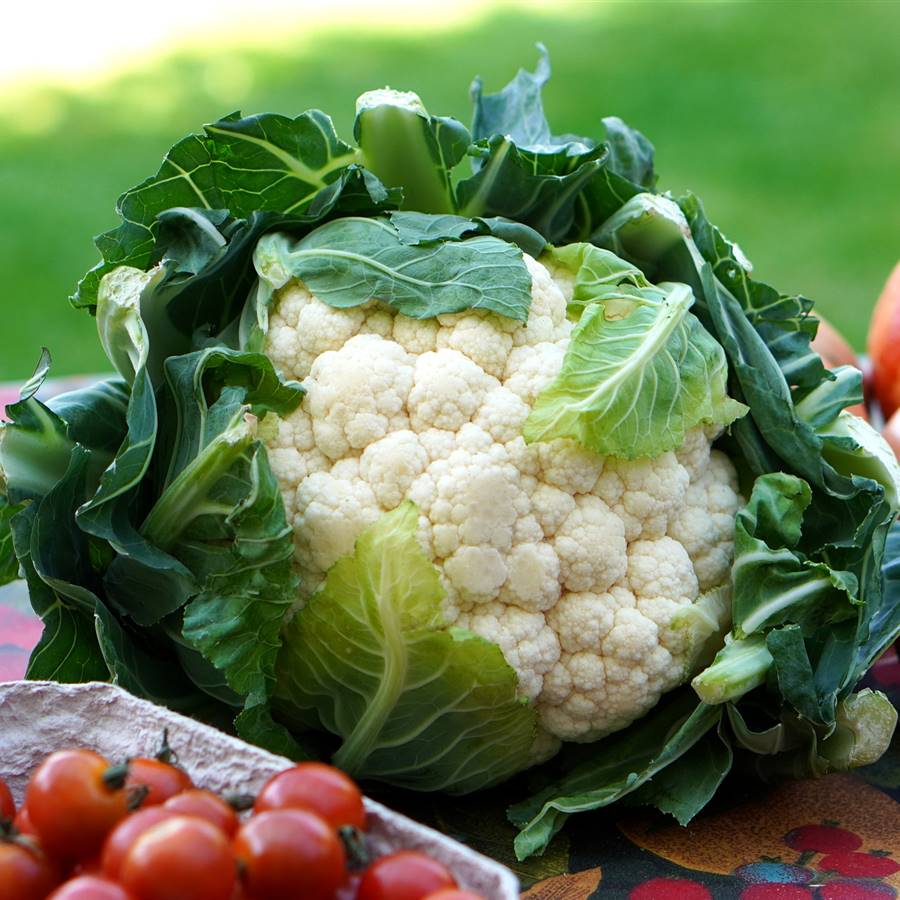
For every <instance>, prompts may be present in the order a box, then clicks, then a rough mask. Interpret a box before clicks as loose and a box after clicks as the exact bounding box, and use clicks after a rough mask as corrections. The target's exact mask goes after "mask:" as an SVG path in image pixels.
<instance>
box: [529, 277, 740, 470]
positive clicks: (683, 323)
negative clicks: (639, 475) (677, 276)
mask: <svg viewBox="0 0 900 900" xmlns="http://www.w3.org/2000/svg"><path fill="white" fill-rule="evenodd" d="M692 303H693V297H692V295H691V292H690V289H689V288H688V287H687V286H686V285H677V284H672V285H663V286H661V287H660V288H658V289H656V288H629V287H627V286H624V287H614V288H611V289H606V290H599V291H598V293H597V295H596V297H595V300H594V302H593V303H592V304H590V305H588V306H586V308H585V310H584V312H583V313H582V315H581V319H580V321H579V323H578V325H577V326H576V328H575V330H574V331H573V332H572V337H571V340H570V343H569V347H568V349H567V350H566V355H565V358H564V359H563V366H562V370H561V371H560V374H559V376H558V377H557V379H556V381H554V383H553V384H552V385H551V386H550V387H549V388H546V389H545V390H544V391H542V392H541V394H539V395H538V398H537V400H536V401H535V404H534V406H533V407H532V410H531V413H530V415H529V416H528V419H527V420H526V422H525V427H524V430H523V433H524V436H525V440H526V441H548V440H552V439H554V438H572V439H574V440H576V441H578V442H579V443H580V444H581V445H582V446H584V447H587V448H588V449H590V450H594V451H596V452H597V453H600V454H603V455H607V456H618V457H622V458H625V459H635V458H637V457H642V456H647V457H655V456H659V455H660V454H661V453H663V452H665V451H666V450H672V449H674V448H676V447H679V446H680V445H681V444H682V442H683V440H684V436H685V434H686V432H687V431H688V430H689V429H691V428H693V427H694V426H695V425H697V424H699V423H701V422H702V423H716V424H721V425H727V424H729V423H730V422H732V421H734V420H735V419H736V418H737V417H738V416H741V415H743V414H744V413H745V412H746V408H745V407H744V406H742V405H741V404H740V403H737V402H736V401H734V400H732V399H731V398H730V397H728V395H727V394H726V392H725V390H726V379H727V365H726V362H725V356H724V354H723V353H722V348H721V347H720V346H719V345H718V344H717V343H716V342H715V341H714V340H713V338H712V337H711V336H710V335H709V333H708V332H707V331H706V330H705V329H704V328H703V326H702V325H701V324H700V322H699V321H698V320H697V319H696V318H695V317H694V316H693V315H691V314H690V313H689V312H688V310H689V308H690V306H691V304H692Z"/></svg>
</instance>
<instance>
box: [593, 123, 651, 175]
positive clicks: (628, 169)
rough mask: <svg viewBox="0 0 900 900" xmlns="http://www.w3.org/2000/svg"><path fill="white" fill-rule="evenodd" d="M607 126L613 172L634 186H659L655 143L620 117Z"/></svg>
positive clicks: (610, 162) (607, 142)
mask: <svg viewBox="0 0 900 900" xmlns="http://www.w3.org/2000/svg"><path fill="white" fill-rule="evenodd" d="M603 126H604V128H605V129H606V146H607V147H609V166H608V167H609V169H611V170H612V171H613V172H615V173H616V174H617V175H618V176H620V177H621V178H624V179H627V180H628V181H630V182H632V183H633V184H638V185H640V186H641V187H645V188H652V187H653V185H654V184H655V183H656V174H655V173H654V171H653V152H654V151H653V144H651V143H650V141H648V140H647V138H645V137H644V135H642V134H641V133H640V132H639V131H637V130H635V129H634V128H630V127H629V126H628V125H626V124H625V123H624V122H623V121H622V120H621V119H620V118H618V116H607V117H606V118H605V119H604V120H603Z"/></svg>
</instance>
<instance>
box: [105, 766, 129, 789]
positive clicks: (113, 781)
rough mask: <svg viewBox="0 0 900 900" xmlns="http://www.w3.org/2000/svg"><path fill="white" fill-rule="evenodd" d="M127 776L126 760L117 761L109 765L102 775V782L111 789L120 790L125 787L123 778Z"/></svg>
mask: <svg viewBox="0 0 900 900" xmlns="http://www.w3.org/2000/svg"><path fill="white" fill-rule="evenodd" d="M127 777H128V762H127V761H126V762H123V763H117V764H116V765H114V766H110V767H109V768H108V769H107V770H106V771H105V772H104V773H103V775H102V778H103V783H104V784H105V785H106V786H107V787H108V788H109V789H110V790H111V791H120V790H122V788H123V787H125V779H126V778H127Z"/></svg>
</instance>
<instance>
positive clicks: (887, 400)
mask: <svg viewBox="0 0 900 900" xmlns="http://www.w3.org/2000/svg"><path fill="white" fill-rule="evenodd" d="M868 347H869V357H870V358H871V360H872V370H873V376H872V387H873V389H874V391H875V396H876V397H877V398H878V402H879V403H880V404H881V409H882V412H884V417H885V418H886V419H889V418H890V417H891V416H892V415H893V414H894V411H895V410H896V409H897V408H898V407H900V263H898V264H897V265H896V266H895V267H894V271H893V272H891V277H890V278H888V280H887V283H886V284H885V286H884V290H883V291H882V292H881V296H880V297H879V298H878V303H877V304H876V305H875V312H874V313H873V314H872V321H871V323H870V325H869V340H868Z"/></svg>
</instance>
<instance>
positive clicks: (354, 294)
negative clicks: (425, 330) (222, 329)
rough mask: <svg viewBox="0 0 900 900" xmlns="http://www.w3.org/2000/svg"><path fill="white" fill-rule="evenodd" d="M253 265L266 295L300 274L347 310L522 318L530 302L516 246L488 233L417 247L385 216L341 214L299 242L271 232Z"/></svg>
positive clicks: (317, 291)
mask: <svg viewBox="0 0 900 900" xmlns="http://www.w3.org/2000/svg"><path fill="white" fill-rule="evenodd" d="M407 221H408V220H407ZM254 262H255V265H256V269H257V272H258V273H259V276H260V279H261V289H263V290H264V291H265V293H266V295H268V294H269V292H271V291H275V290H278V289H279V288H281V287H283V286H284V285H285V284H287V282H288V281H289V280H290V279H291V278H299V279H301V280H302V281H303V282H304V283H305V284H306V285H307V286H308V287H309V288H310V290H311V291H313V293H315V295H316V296H317V297H318V298H319V299H320V300H322V301H323V302H324V303H327V304H329V306H334V307H338V308H341V309H343V308H347V307H353V306H360V305H362V304H363V303H367V302H368V301H370V300H373V299H376V298H377V299H380V300H382V301H384V302H385V303H388V304H389V305H390V306H392V307H393V308H394V309H396V310H397V311H398V312H401V313H403V314H404V315H407V316H412V317H414V318H418V319H424V318H433V317H435V316H438V315H441V314H443V313H453V312H462V311H463V310H468V309H483V310H489V311H491V312H496V313H499V314H500V315H503V316H507V317H509V318H512V319H519V320H524V319H526V318H527V316H528V308H529V305H530V303H531V276H530V275H529V274H528V269H527V268H526V267H525V263H524V261H523V260H522V252H521V250H519V249H518V248H517V247H513V246H512V245H510V244H508V243H506V242H505V241H501V240H498V239H497V238H494V237H487V236H477V237H473V238H468V239H467V240H448V241H444V242H442V243H439V244H436V245H434V246H412V245H409V244H406V243H404V242H403V240H402V239H401V236H400V234H399V233H398V231H397V229H396V228H395V227H393V226H392V225H391V224H390V223H389V222H387V221H386V220H384V219H364V218H356V217H349V218H344V219H336V220H334V221H333V222H328V223H326V224H325V225H321V226H319V227H318V228H316V229H315V230H314V231H312V232H310V233H309V234H308V235H306V236H305V237H303V238H301V239H300V240H299V241H294V240H291V239H290V238H289V237H288V236H287V235H284V234H271V235H267V236H266V237H264V238H263V239H262V240H260V242H259V244H258V245H257V249H256V252H255V254H254Z"/></svg>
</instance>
